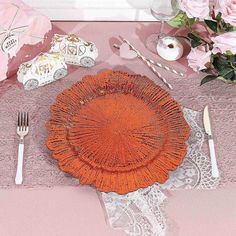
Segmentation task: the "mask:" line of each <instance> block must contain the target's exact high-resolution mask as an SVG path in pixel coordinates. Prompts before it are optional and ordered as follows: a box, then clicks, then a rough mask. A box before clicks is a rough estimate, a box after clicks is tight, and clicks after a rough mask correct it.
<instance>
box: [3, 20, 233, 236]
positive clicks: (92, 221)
mask: <svg viewBox="0 0 236 236" xmlns="http://www.w3.org/2000/svg"><path fill="white" fill-rule="evenodd" d="M54 26H55V31H56V32H60V33H63V32H76V33H79V35H80V36H81V37H82V38H84V39H87V40H90V41H93V42H95V43H96V45H97V47H98V49H99V58H98V63H97V65H96V66H95V67H94V68H92V69H89V70H88V69H83V68H73V69H72V70H71V74H70V75H69V76H68V77H67V78H66V79H65V80H68V86H69V85H70V84H71V83H72V81H74V80H76V78H78V80H79V79H80V78H81V77H82V76H83V75H85V74H88V73H92V74H94V73H96V72H98V71H100V70H103V69H109V68H112V69H121V70H125V71H128V72H131V73H140V74H144V75H147V76H149V77H150V78H152V79H155V76H154V75H153V73H152V72H151V71H150V70H149V69H148V68H146V67H145V66H144V65H143V64H142V62H140V61H139V60H131V61H127V60H124V59H121V58H120V57H119V56H118V54H117V51H116V50H115V49H113V48H112V46H111V45H112V44H113V42H116V37H117V36H119V35H122V36H123V37H125V38H127V39H129V41H130V42H131V43H133V44H134V45H135V46H136V47H137V48H138V49H140V50H141V51H142V52H144V54H145V55H146V56H148V57H151V58H154V59H155V57H156V58H157V56H156V55H155V54H153V53H152V52H151V51H150V50H148V49H147V48H145V46H144V44H145V42H146V39H147V37H148V36H149V35H151V34H152V33H155V32H156V31H158V24H154V23H126V22H123V23H105V22H100V23H99V22H97V23H94V22H91V23H85V22H83V23H75V22H67V23H64V22H58V23H55V24H54ZM173 65H174V66H175V67H179V68H181V69H183V70H185V71H187V75H188V76H187V77H186V78H177V77H173V76H172V75H171V74H166V73H165V72H164V71H161V70H160V71H161V72H162V73H165V76H166V77H167V79H168V81H169V82H170V83H171V84H172V85H173V87H174V90H173V91H171V94H172V96H173V97H175V98H176V100H178V101H180V102H181V104H182V105H183V106H186V107H189V108H192V109H195V110H202V108H203V106H204V105H205V104H209V105H210V107H211V110H212V114H213V116H214V120H213V128H214V131H215V137H216V151H217V155H218V161H219V163H220V166H221V170H222V184H221V189H219V190H213V191H203V190H191V191H186V190H185V191H173V192H171V196H169V198H168V203H167V214H168V217H169V218H170V220H171V222H172V223H173V224H174V225H175V226H176V227H174V228H175V231H174V232H173V231H171V230H170V232H169V235H181V236H185V235H186V236H187V235H214V236H218V235H219V236H220V235H229V236H231V235H236V226H235V222H236V213H235V212H236V202H235V198H236V184H235V183H236V159H234V156H235V153H236V145H235V144H236V141H235V140H236V135H235V134H234V131H235V130H236V122H235V121H236V120H235V115H236V96H235V95H236V88H235V86H230V85H226V84H223V83H221V82H214V83H211V84H207V85H205V86H204V87H199V82H200V77H201V76H200V75H196V74H194V73H192V72H191V70H189V69H187V67H186V60H185V57H184V58H182V59H181V60H180V61H179V62H175V63H173ZM12 80H14V78H12ZM156 81H157V83H158V84H160V85H161V86H163V84H162V83H161V82H160V81H159V80H158V79H157V80H156ZM58 83H60V82H58ZM50 86H52V85H50ZM3 89H4V88H2V90H1V91H0V101H1V94H3V93H4V91H3ZM1 115H3V114H0V118H1ZM1 158H4V154H3V153H1V154H0V160H1ZM1 193H2V194H1V196H0V199H1V201H0V208H1V211H0V222H1V223H0V235H4V236H5V235H6V236H15V235H18V236H19V235H20V236H21V235H22V236H23V235H24V236H28V235H30V236H31V235H34V236H37V235H44V236H48V235H57V236H62V235H63V236H64V235H68V236H70V235H81V236H84V235H91V236H92V235H98V236H100V235H101V236H105V235H124V233H123V232H118V231H114V230H112V229H110V228H109V227H108V226H107V225H106V222H105V218H104V213H103V211H102V206H101V205H100V202H99V199H98V198H97V195H96V192H95V190H93V189H91V188H89V187H76V188H73V187H63V188H62V187H60V188H53V189H20V188H18V189H14V190H13V189H12V190H2V191H1ZM200 225H201V226H200ZM176 229H177V231H176Z"/></svg>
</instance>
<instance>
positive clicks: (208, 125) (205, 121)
mask: <svg viewBox="0 0 236 236" xmlns="http://www.w3.org/2000/svg"><path fill="white" fill-rule="evenodd" d="M203 124H204V128H205V132H206V134H207V136H208V144H209V150H210V157H211V174H212V177H214V178H218V177H219V170H218V166H217V161H216V154H215V144H214V140H213V137H212V130H211V121H210V115H209V109H208V105H206V106H205V108H204V111H203Z"/></svg>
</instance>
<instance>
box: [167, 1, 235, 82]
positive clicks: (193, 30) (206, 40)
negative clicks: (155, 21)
mask: <svg viewBox="0 0 236 236" xmlns="http://www.w3.org/2000/svg"><path fill="white" fill-rule="evenodd" d="M178 1H179V6H180V9H181V12H180V13H179V15H177V16H176V17H175V18H174V19H172V20H171V21H169V22H168V23H169V24H170V25H171V26H174V27H177V28H182V27H185V28H186V29H187V35H186V36H184V37H185V38H186V39H188V40H189V42H190V43H191V51H190V53H189V55H188V56H187V60H188V64H189V66H190V67H191V68H192V69H193V70H194V71H196V72H199V71H202V72H206V73H207V74H208V75H207V76H205V77H204V78H203V80H202V81H201V84H204V83H206V82H209V81H212V80H215V79H219V80H223V81H224V82H227V83H236V0H214V1H209V0H178Z"/></svg>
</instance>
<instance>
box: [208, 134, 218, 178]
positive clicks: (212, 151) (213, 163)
mask: <svg viewBox="0 0 236 236" xmlns="http://www.w3.org/2000/svg"><path fill="white" fill-rule="evenodd" d="M208 143H209V149H210V156H211V173H212V177H214V178H218V177H219V175H220V174H219V170H218V167H217V162H216V152H215V145H214V141H213V139H212V138H209V139H208Z"/></svg>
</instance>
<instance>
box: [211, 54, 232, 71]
mask: <svg viewBox="0 0 236 236" xmlns="http://www.w3.org/2000/svg"><path fill="white" fill-rule="evenodd" d="M212 64H213V66H214V67H215V69H217V70H218V71H222V70H224V69H225V68H231V66H230V64H229V62H228V61H227V60H225V59H223V58H221V57H219V56H216V57H214V58H213V62H212Z"/></svg>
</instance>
